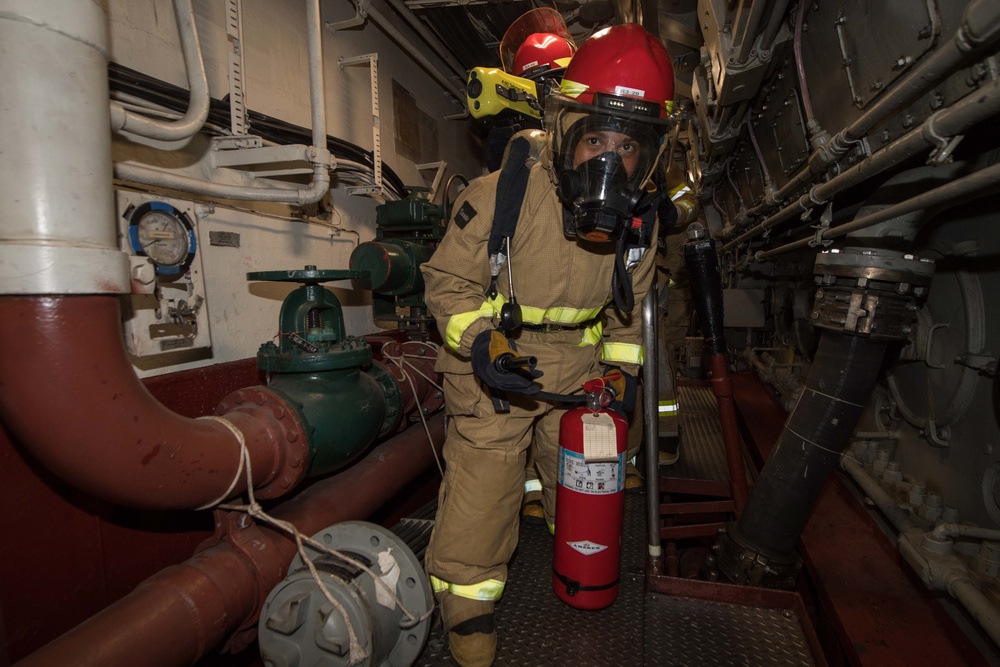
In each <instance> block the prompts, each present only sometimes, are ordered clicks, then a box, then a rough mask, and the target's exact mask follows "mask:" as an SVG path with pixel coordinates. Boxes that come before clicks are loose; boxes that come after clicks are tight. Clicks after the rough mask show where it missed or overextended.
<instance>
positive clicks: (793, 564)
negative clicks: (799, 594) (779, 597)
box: [712, 526, 802, 590]
mask: <svg viewBox="0 0 1000 667" xmlns="http://www.w3.org/2000/svg"><path fill="white" fill-rule="evenodd" d="M734 529H735V526H730V527H729V528H728V529H725V528H724V529H722V530H720V531H719V540H718V541H717V542H716V543H715V546H713V547H712V551H714V552H715V554H714V556H713V558H712V567H713V568H714V569H715V574H716V576H720V575H721V577H722V578H723V579H724V580H726V581H729V582H732V583H734V584H744V585H750V586H763V587H764V588H779V589H785V590H791V589H793V588H795V583H796V582H797V581H798V578H799V572H801V571H802V559H801V558H799V555H798V554H797V553H795V552H794V551H792V552H791V553H789V554H781V555H778V554H769V553H766V552H764V551H763V550H761V549H757V548H755V547H753V546H751V545H749V544H746V543H745V542H744V541H743V540H741V539H740V538H739V537H738V536H737V535H736V533H735V530H734Z"/></svg>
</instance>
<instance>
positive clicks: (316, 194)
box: [0, 0, 330, 206]
mask: <svg viewBox="0 0 1000 667" xmlns="http://www.w3.org/2000/svg"><path fill="white" fill-rule="evenodd" d="M0 1H2V0H0ZM176 1H177V2H182V1H184V0H176ZM306 26H307V30H306V32H307V38H308V50H309V93H310V97H311V109H312V142H313V147H312V148H310V149H309V151H308V152H309V156H310V160H311V161H313V180H312V182H311V183H309V184H308V185H306V186H304V187H302V188H295V187H294V186H291V187H289V186H287V185H286V186H275V187H269V188H262V187H255V186H247V185H230V184H227V183H215V182H213V181H205V180H201V179H198V178H191V177H190V176H182V175H180V174H174V173H171V172H167V171H161V170H159V169H153V168H150V167H146V166H143V165H137V164H129V163H124V162H116V163H115V165H114V175H115V177H116V178H119V179H121V180H124V181H130V182H132V183H140V184H142V185H151V186H155V187H161V188H169V189H171V190H177V191H178V192H185V193H188V194H195V195H202V196H207V197H219V198H222V199H237V200H241V201H266V202H281V203H288V204H295V205H298V206H305V205H306V204H313V203H315V202H318V201H319V200H320V199H322V198H323V197H324V195H326V193H327V191H328V190H329V189H330V167H329V160H330V154H329V151H328V149H327V137H326V92H325V88H324V82H323V24H322V22H321V21H320V9H319V0H306ZM198 60H199V62H200V61H201V55H200V53H199V55H198ZM189 71H190V70H189ZM202 71H204V69H203V70H202Z"/></svg>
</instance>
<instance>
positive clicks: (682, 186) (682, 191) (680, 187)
mask: <svg viewBox="0 0 1000 667" xmlns="http://www.w3.org/2000/svg"><path fill="white" fill-rule="evenodd" d="M689 192H691V188H690V187H689V186H688V184H687V183H678V184H677V185H675V186H674V187H673V188H671V190H670V200H671V201H677V200H678V199H680V198H681V197H683V196H684V195H686V194H687V193H689Z"/></svg>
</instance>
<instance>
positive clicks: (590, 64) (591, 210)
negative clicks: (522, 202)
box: [544, 24, 674, 240]
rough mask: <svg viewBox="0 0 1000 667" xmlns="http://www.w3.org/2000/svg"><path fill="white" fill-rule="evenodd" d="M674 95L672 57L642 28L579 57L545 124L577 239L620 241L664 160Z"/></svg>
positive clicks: (600, 37)
mask: <svg viewBox="0 0 1000 667" xmlns="http://www.w3.org/2000/svg"><path fill="white" fill-rule="evenodd" d="M673 92H674V76H673V67H672V66H671V64H670V56H669V54H668V53H667V50H666V48H664V46H663V44H661V43H660V41H659V40H658V39H656V37H654V36H653V35H651V34H649V33H648V32H646V30H645V29H643V28H642V26H640V25H637V24H624V25H616V26H612V27H610V28H606V29H604V30H602V31H600V32H598V33H596V34H594V35H593V36H592V37H590V38H589V39H588V40H587V41H585V42H584V43H583V44H582V45H581V46H580V48H579V50H578V51H577V52H576V54H575V55H574V56H573V59H572V61H571V62H570V64H569V66H568V67H567V68H566V71H565V73H564V74H563V79H562V83H561V85H560V87H559V89H558V90H557V91H554V92H553V93H552V94H551V95H549V96H548V97H547V99H546V108H545V114H544V122H545V129H546V131H547V133H548V138H549V149H550V150H549V154H550V157H551V174H552V177H553V180H554V182H555V183H556V186H557V192H558V193H559V197H560V198H561V199H562V200H563V203H564V204H565V205H566V207H567V209H568V210H570V211H571V212H572V213H573V216H574V220H575V224H576V228H577V235H578V236H583V237H585V238H588V239H590V240H607V239H610V238H614V236H615V234H616V233H617V232H616V231H615V230H616V229H621V228H622V225H623V224H624V223H625V222H626V221H627V220H629V219H630V216H631V215H632V214H633V211H634V209H635V207H636V205H637V204H638V202H639V201H640V200H641V199H642V197H643V187H644V185H645V184H646V183H647V182H648V181H649V180H650V178H651V177H652V175H653V173H654V170H655V169H656V165H657V163H658V161H659V158H660V154H661V152H662V148H663V136H664V134H665V133H666V131H667V128H668V125H669V118H670V113H671V111H672V101H671V98H672V97H673ZM611 138H613V139H614V140H615V142H617V144H616V146H613V147H611V148H608V149H607V150H605V151H604V152H603V153H600V155H594V154H591V153H588V151H586V150H580V151H578V150H577V149H578V147H581V146H583V145H584V144H587V145H592V146H601V145H604V143H605V141H606V140H609V139H611ZM608 145H609V146H611V144H610V143H609V144H608Z"/></svg>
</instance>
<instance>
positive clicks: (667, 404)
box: [658, 401, 680, 412]
mask: <svg viewBox="0 0 1000 667" xmlns="http://www.w3.org/2000/svg"><path fill="white" fill-rule="evenodd" d="M679 409H680V408H679V406H678V405H677V401H660V403H659V407H658V410H659V412H677V410H679Z"/></svg>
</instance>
